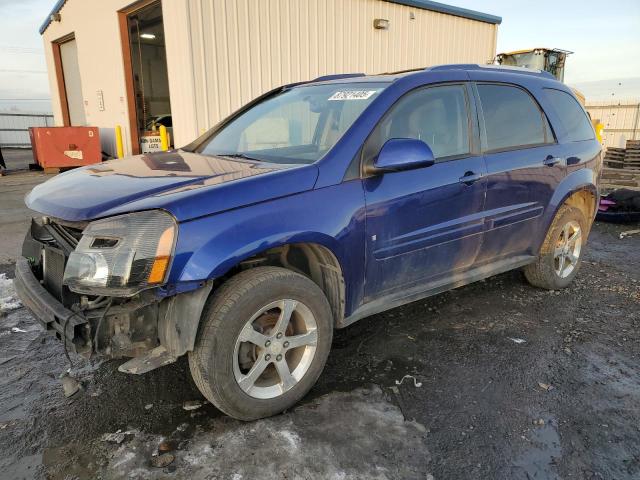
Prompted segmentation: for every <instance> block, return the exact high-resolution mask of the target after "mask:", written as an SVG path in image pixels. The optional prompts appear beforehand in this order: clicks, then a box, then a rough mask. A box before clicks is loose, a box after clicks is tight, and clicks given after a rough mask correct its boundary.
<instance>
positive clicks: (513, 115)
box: [474, 82, 566, 263]
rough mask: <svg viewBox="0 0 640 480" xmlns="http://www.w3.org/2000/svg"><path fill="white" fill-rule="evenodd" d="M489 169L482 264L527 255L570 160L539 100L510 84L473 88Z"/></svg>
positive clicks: (481, 254) (489, 84)
mask: <svg viewBox="0 0 640 480" xmlns="http://www.w3.org/2000/svg"><path fill="white" fill-rule="evenodd" d="M474 89H475V93H476V98H477V100H478V110H479V113H480V133H481V143H482V150H483V152H484V158H485V162H486V165H487V198H486V203H485V215H486V217H485V233H484V241H483V245H482V249H481V251H480V254H479V255H478V262H479V263H483V262H490V261H497V260H500V259H501V258H504V257H506V256H514V255H528V254H531V253H533V252H532V251H531V249H532V246H533V244H534V240H535V239H536V238H538V235H537V233H538V232H539V229H540V228H542V227H543V224H542V223H543V222H542V218H543V216H542V215H543V213H544V211H545V209H546V208H547V206H548V205H549V202H550V200H551V197H552V195H553V193H554V191H555V189H556V187H557V185H558V184H559V183H560V181H561V180H562V179H563V178H564V176H565V173H566V159H565V158H564V157H563V156H562V153H563V152H562V151H561V150H560V147H559V146H558V144H557V143H556V141H555V137H554V135H553V132H552V130H551V127H550V125H549V121H548V119H547V118H546V115H545V114H544V112H543V111H542V109H541V108H540V106H539V105H538V103H537V101H536V100H535V98H534V97H533V96H532V95H531V93H530V92H528V91H527V90H525V89H524V88H522V87H520V86H516V85H512V84H502V83H481V82H478V83H477V84H475V86H474Z"/></svg>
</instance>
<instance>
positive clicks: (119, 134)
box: [116, 125, 124, 158]
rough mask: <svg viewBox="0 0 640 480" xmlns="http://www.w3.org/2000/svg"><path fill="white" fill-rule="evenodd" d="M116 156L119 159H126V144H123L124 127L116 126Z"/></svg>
mask: <svg viewBox="0 0 640 480" xmlns="http://www.w3.org/2000/svg"><path fill="white" fill-rule="evenodd" d="M116 155H117V156H118V158H123V157H124V144H123V143H122V127H121V126H120V125H116Z"/></svg>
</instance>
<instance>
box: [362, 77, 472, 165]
mask: <svg viewBox="0 0 640 480" xmlns="http://www.w3.org/2000/svg"><path fill="white" fill-rule="evenodd" d="M392 138H415V139H418V140H422V141H423V142H425V143H426V144H427V145H429V147H431V150H432V151H433V154H434V156H435V158H436V159H438V158H444V157H452V156H459V155H465V154H468V153H469V152H470V151H471V150H470V146H469V114H468V109H467V97H466V90H465V87H464V86H462V85H447V86H441V87H428V88H424V89H421V90H417V91H414V92H411V93H408V94H407V95H405V96H404V97H403V98H401V99H400V100H399V101H398V102H397V103H396V104H395V105H394V106H393V107H392V108H391V110H390V111H389V113H387V115H386V116H385V117H384V118H383V119H382V121H381V122H380V124H378V126H377V127H376V130H375V131H374V133H373V134H372V137H371V138H370V140H369V141H368V142H367V144H368V145H367V148H366V151H365V155H366V158H368V159H369V160H371V159H372V158H373V157H375V156H376V155H377V154H378V152H380V149H381V148H382V146H383V145H384V144H385V142H386V141H387V140H390V139H392Z"/></svg>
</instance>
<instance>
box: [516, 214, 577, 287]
mask: <svg viewBox="0 0 640 480" xmlns="http://www.w3.org/2000/svg"><path fill="white" fill-rule="evenodd" d="M576 226H577V227H579V237H578V238H577V239H576V240H575V244H577V243H578V242H579V245H578V248H577V251H576V250H575V248H574V247H573V246H572V245H574V244H572V243H571V239H572V238H573V235H574V234H575V233H576V231H575V227H576ZM589 227H590V224H589V222H588V221H587V219H586V218H585V216H584V214H583V213H582V211H581V210H580V209H578V208H575V207H570V206H568V205H564V206H562V207H560V209H559V210H558V213H557V214H556V216H555V218H554V219H553V222H552V223H551V227H550V228H549V231H548V232H547V236H546V237H545V239H544V243H543V244H542V248H541V249H540V254H539V255H538V258H537V260H536V261H535V262H534V263H532V264H530V265H527V266H526V267H524V275H525V277H526V278H527V280H528V282H529V283H530V284H531V285H533V286H536V287H540V288H544V289H547V290H560V289H562V288H566V287H567V286H569V284H571V282H572V281H573V279H574V277H575V276H576V274H577V273H578V270H579V269H580V264H581V262H582V253H583V252H584V245H585V244H586V240H587V236H588V234H589ZM565 239H569V242H568V244H567V243H565ZM565 247H566V248H565ZM567 249H568V250H567ZM559 250H563V251H565V252H564V253H562V254H561V256H565V259H564V262H565V263H563V264H561V263H560V262H561V261H562V260H561V259H560V258H559V257H558V251H559ZM569 253H570V254H571V255H570V256H568V254H569ZM571 257H573V258H575V260H574V259H573V258H571ZM561 266H564V269H563V268H560V271H559V267H561ZM570 266H571V267H572V268H570V269H568V268H569V267H570Z"/></svg>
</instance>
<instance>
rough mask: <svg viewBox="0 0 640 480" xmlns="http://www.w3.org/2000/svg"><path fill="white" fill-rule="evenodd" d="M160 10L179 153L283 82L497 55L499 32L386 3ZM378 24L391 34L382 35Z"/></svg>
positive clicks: (176, 4)
mask: <svg viewBox="0 0 640 480" xmlns="http://www.w3.org/2000/svg"><path fill="white" fill-rule="evenodd" d="M163 9H164V18H165V33H166V37H167V58H168V62H169V86H170V90H171V108H172V112H173V118H174V125H177V126H178V125H179V127H176V128H175V132H174V134H175V140H176V144H178V145H179V144H183V143H187V142H189V141H190V140H191V139H193V138H194V137H195V136H197V135H198V134H200V133H202V132H203V131H204V130H206V129H208V128H209V127H211V126H212V125H214V124H215V123H216V122H218V121H219V120H220V119H222V118H224V117H225V116H226V115H228V114H229V113H231V112H232V111H234V110H236V109H237V108H238V107H240V106H241V105H243V104H245V103H247V102H248V101H250V100H251V99H252V98H254V97H256V96H257V95H259V94H261V93H263V92H265V91H267V90H269V89H271V88H273V87H275V86H278V85H281V84H284V83H288V82H293V81H298V80H307V79H312V78H315V77H318V76H320V75H325V74H330V73H343V72H365V73H381V72H388V71H395V70H403V69H408V68H415V67H421V66H425V67H426V66H429V65H437V64H441V63H457V62H460V63H463V62H470V63H487V62H489V61H490V60H492V59H493V57H494V56H495V53H496V34H497V25H492V24H489V23H484V22H479V21H474V20H469V19H465V18H460V17H454V16H452V15H446V14H442V13H437V12H432V11H428V10H420V9H417V8H410V7H406V6H402V5H398V4H393V3H389V2H384V1H380V0H260V1H259V2H258V1H255V0H180V1H176V0H163ZM411 12H413V14H414V15H415V19H414V20H411V19H410V13H411ZM375 18H385V19H387V20H389V21H390V28H389V30H375V29H374V28H373V20H374V19H375ZM169 19H171V21H169ZM192 65H193V67H192Z"/></svg>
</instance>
